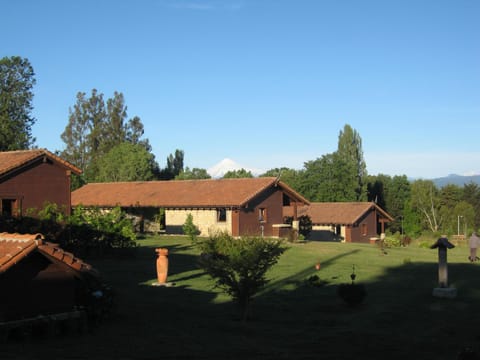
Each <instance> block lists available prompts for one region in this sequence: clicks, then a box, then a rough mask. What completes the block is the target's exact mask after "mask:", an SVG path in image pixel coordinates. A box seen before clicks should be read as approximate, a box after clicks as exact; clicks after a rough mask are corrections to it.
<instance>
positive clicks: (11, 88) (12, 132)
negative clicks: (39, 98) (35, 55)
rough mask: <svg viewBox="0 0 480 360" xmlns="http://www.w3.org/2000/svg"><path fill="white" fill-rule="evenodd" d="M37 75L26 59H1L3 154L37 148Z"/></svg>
mask: <svg viewBox="0 0 480 360" xmlns="http://www.w3.org/2000/svg"><path fill="white" fill-rule="evenodd" d="M35 83H36V80H35V73H34V71H33V67H32V65H31V64H30V62H29V61H28V60H27V59H24V58H21V57H19V56H12V57H4V58H2V59H0V151H8V150H23V149H28V148H30V147H32V146H34V144H35V138H34V137H32V126H33V125H34V124H35V122H36V120H35V118H34V117H33V116H32V110H33V105H32V101H33V91H32V89H33V86H34V85H35Z"/></svg>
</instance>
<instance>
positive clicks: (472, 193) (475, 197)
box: [463, 182, 480, 229]
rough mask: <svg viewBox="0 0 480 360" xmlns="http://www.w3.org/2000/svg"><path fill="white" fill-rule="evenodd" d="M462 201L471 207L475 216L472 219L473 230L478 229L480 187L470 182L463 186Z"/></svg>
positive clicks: (479, 220) (479, 219)
mask: <svg viewBox="0 0 480 360" xmlns="http://www.w3.org/2000/svg"><path fill="white" fill-rule="evenodd" d="M463 200H465V201H466V202H468V203H469V204H470V205H472V207H473V209H474V210H475V216H474V219H473V223H472V225H473V228H474V229H478V228H480V186H478V185H477V184H475V183H473V182H470V183H469V184H465V185H464V186H463Z"/></svg>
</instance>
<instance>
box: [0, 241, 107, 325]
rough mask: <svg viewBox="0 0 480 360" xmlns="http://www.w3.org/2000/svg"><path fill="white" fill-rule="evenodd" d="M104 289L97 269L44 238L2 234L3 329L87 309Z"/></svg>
mask: <svg viewBox="0 0 480 360" xmlns="http://www.w3.org/2000/svg"><path fill="white" fill-rule="evenodd" d="M101 286H102V283H101V281H100V277H99V274H98V272H97V271H96V270H95V269H93V268H92V267H91V266H90V265H89V264H86V263H85V262H83V261H82V260H80V259H78V258H76V257H75V256H73V255H72V254H70V253H68V252H65V251H63V250H62V249H61V248H59V247H58V246H57V245H55V244H52V243H49V242H46V241H45V240H44V239H43V236H42V235H41V234H22V235H21V234H11V233H0V293H1V296H0V325H1V324H4V323H5V322H12V321H15V320H22V319H28V318H30V319H31V318H35V317H37V316H40V315H41V316H48V315H52V314H59V313H69V312H74V311H76V310H78V309H79V308H85V309H87V308H88V307H89V306H90V305H91V297H92V293H93V292H95V291H99V290H100V289H101Z"/></svg>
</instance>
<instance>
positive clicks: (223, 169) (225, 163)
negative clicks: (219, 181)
mask: <svg viewBox="0 0 480 360" xmlns="http://www.w3.org/2000/svg"><path fill="white" fill-rule="evenodd" d="M241 169H244V170H246V171H250V172H251V173H252V175H253V176H257V175H259V174H260V173H261V172H262V171H261V170H259V169H252V168H249V167H246V166H242V165H240V164H239V163H237V162H235V161H233V160H232V159H229V158H225V159H223V160H222V161H220V162H219V163H218V164H216V165H213V166H212V167H211V168H209V169H207V172H208V174H209V175H210V176H211V177H212V178H221V177H223V176H224V175H225V174H226V173H227V172H229V171H236V170H241Z"/></svg>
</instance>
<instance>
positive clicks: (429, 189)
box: [411, 180, 442, 233]
mask: <svg viewBox="0 0 480 360" xmlns="http://www.w3.org/2000/svg"><path fill="white" fill-rule="evenodd" d="M411 195H412V197H411V205H412V208H413V209H414V210H417V211H418V212H419V213H420V214H422V217H423V222H424V224H425V226H426V227H427V228H428V229H429V230H430V231H431V232H433V233H436V232H438V231H439V230H440V229H441V224H442V217H441V211H440V205H441V204H440V198H439V195H438V189H437V188H436V187H435V184H434V183H433V181H431V180H415V181H414V182H413V183H412V194H411Z"/></svg>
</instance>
